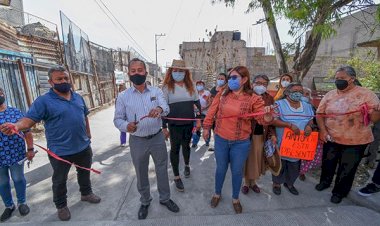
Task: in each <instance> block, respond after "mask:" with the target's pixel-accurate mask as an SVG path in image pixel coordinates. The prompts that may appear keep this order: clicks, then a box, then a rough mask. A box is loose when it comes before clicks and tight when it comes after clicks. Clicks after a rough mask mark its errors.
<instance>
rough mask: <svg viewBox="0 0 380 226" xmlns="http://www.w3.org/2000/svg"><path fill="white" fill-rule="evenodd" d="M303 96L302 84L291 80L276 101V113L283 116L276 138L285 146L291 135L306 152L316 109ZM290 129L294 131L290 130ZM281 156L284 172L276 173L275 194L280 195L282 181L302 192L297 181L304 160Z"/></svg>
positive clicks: (277, 121)
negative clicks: (305, 147)
mask: <svg viewBox="0 0 380 226" xmlns="http://www.w3.org/2000/svg"><path fill="white" fill-rule="evenodd" d="M302 96H303V88H302V85H301V84H300V83H291V84H290V85H288V86H287V87H286V89H285V90H284V95H283V98H282V99H280V100H278V101H276V102H275V106H276V107H275V112H276V113H277V114H278V115H279V116H278V117H277V118H276V119H275V120H274V122H273V123H272V125H274V126H276V138H272V139H277V147H279V148H281V144H282V142H283V138H284V137H291V138H292V139H294V140H296V139H298V141H300V142H298V143H297V145H299V146H298V147H297V148H296V150H295V151H302V149H303V148H304V147H303V145H304V144H303V141H305V142H306V140H307V137H308V136H309V135H310V134H311V132H312V125H313V115H314V112H313V108H312V106H311V105H310V104H309V103H306V102H303V101H301V99H302ZM286 128H288V129H290V130H286ZM301 131H304V132H301ZM305 145H306V144H305ZM297 149H298V150H297ZM281 151H282V150H281ZM291 151H294V150H291ZM288 154H290V153H288ZM281 155H282V157H281V165H282V168H281V171H280V174H279V175H278V176H275V175H272V181H273V193H274V194H276V195H280V194H281V184H284V187H286V188H287V189H288V190H289V191H290V193H292V194H293V195H298V191H297V189H296V188H295V187H294V182H295V181H296V180H297V177H298V175H299V172H300V166H301V161H300V159H299V158H290V157H284V156H283V155H284V154H283V153H281Z"/></svg>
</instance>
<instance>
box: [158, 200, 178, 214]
mask: <svg viewBox="0 0 380 226" xmlns="http://www.w3.org/2000/svg"><path fill="white" fill-rule="evenodd" d="M160 204H161V205H164V206H166V207H167V208H168V210H170V211H172V212H173V213H178V212H179V207H178V206H177V204H175V202H173V200H171V199H169V201H167V202H160Z"/></svg>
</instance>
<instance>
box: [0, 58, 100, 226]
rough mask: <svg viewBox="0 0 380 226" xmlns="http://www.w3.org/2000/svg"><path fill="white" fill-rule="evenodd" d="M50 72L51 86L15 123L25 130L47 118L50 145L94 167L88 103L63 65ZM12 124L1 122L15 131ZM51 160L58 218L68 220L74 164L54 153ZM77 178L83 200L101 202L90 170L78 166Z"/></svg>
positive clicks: (3, 127)
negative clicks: (69, 185)
mask: <svg viewBox="0 0 380 226" xmlns="http://www.w3.org/2000/svg"><path fill="white" fill-rule="evenodd" d="M48 76H49V83H50V85H51V86H52V88H51V89H50V90H49V92H47V93H46V94H44V95H42V96H40V97H38V98H37V99H36V100H35V101H34V102H33V104H32V106H31V107H30V109H29V111H28V113H27V114H26V116H25V117H24V118H22V119H20V120H19V121H18V122H17V123H15V124H13V126H15V128H16V129H17V130H19V131H24V130H27V129H29V128H31V127H32V126H33V125H34V124H36V123H38V122H40V121H44V126H45V134H46V140H47V146H48V148H49V149H50V150H51V151H52V152H54V153H55V154H57V155H58V156H60V157H61V158H63V159H66V160H68V161H70V162H73V163H75V164H77V165H80V166H83V167H86V168H91V163H92V150H91V146H90V143H91V141H90V139H91V132H90V126H89V121H88V118H87V115H88V113H89V112H88V109H87V107H86V104H85V102H84V100H83V98H82V97H81V96H80V95H79V94H77V93H75V92H73V91H72V90H71V84H70V79H69V75H68V73H67V72H66V70H65V68H64V67H62V66H57V67H53V68H51V69H50V70H49V72H48ZM10 127H11V125H9V124H4V125H1V126H0V130H1V132H3V133H5V134H8V135H9V134H13V133H14V132H13V131H11V130H10ZM49 160H50V164H51V165H52V168H53V177H52V181H53V186H52V188H53V201H54V203H55V206H56V207H57V214H58V217H59V219H60V220H62V221H67V220H70V218H71V214H70V210H69V209H68V207H67V195H66V194H67V187H66V182H67V175H68V173H69V171H70V167H71V165H69V164H67V163H65V162H62V161H58V160H57V159H55V158H53V157H51V156H49ZM77 178H78V184H79V187H80V192H81V200H82V201H87V202H90V203H99V202H100V198H99V197H98V196H96V195H95V194H94V193H93V192H92V188H91V180H90V172H89V171H87V170H83V169H80V168H77Z"/></svg>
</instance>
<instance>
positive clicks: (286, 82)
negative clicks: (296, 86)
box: [281, 80, 290, 88]
mask: <svg viewBox="0 0 380 226" xmlns="http://www.w3.org/2000/svg"><path fill="white" fill-rule="evenodd" d="M289 84H290V82H288V81H285V80H284V81H281V85H282V87H284V88H286V87H288V85H289Z"/></svg>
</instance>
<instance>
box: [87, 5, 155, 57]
mask: <svg viewBox="0 0 380 226" xmlns="http://www.w3.org/2000/svg"><path fill="white" fill-rule="evenodd" d="M99 1H100V2H101V3H102V4H103V5H104V7H105V8H106V9H107V11H108V12H109V13H110V14H111V16H112V17H113V18H114V19H112V18H111V17H110V15H108V13H107V12H106V11H105V10H104V9H103V7H102V6H101V5H100V4H99V3H98V2H97V1H96V0H94V2H95V3H96V4H97V5H98V6H99V8H100V9H101V10H102V12H103V13H104V14H105V15H106V16H107V17H108V19H109V20H110V21H111V22H112V24H113V25H114V26H115V27H116V28H117V29H118V30H119V31H120V32H121V33H122V35H123V36H125V37H126V38H127V39H128V40H130V41H131V42H132V44H133V43H134V44H135V45H136V46H137V47H138V48H139V49H140V51H141V52H143V54H144V55H146V56H147V57H148V58H149V59H150V61H152V58H150V57H149V55H148V54H147V53H146V52H145V51H144V49H142V48H141V47H140V45H139V44H138V43H137V42H136V40H135V39H134V38H133V37H132V36H131V34H129V32H128V31H127V30H126V29H125V27H124V26H123V25H122V24H121V23H120V22H119V21H118V19H117V18H116V17H115V16H114V15H113V13H112V12H111V11H110V10H109V9H108V8H107V6H106V5H105V4H104V3H103V2H102V1H101V0H99ZM114 20H115V21H116V22H117V23H118V24H119V26H121V28H122V29H120V27H119V26H118V25H117V24H116V22H115V21H114Z"/></svg>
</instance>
